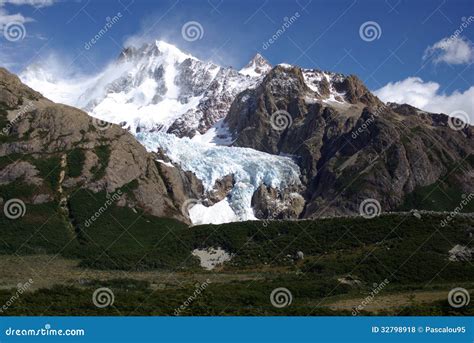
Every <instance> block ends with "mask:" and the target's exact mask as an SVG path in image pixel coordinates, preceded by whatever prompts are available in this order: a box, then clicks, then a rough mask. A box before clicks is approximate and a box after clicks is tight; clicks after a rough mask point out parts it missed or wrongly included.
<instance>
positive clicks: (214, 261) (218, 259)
mask: <svg viewBox="0 0 474 343" xmlns="http://www.w3.org/2000/svg"><path fill="white" fill-rule="evenodd" d="M192 255H193V256H196V257H197V258H199V260H200V261H201V263H200V264H201V267H202V268H204V269H207V270H212V269H214V268H215V267H216V266H218V265H221V264H223V263H224V262H227V261H230V260H231V259H232V257H233V255H232V254H229V253H228V252H226V251H225V250H224V249H222V248H220V247H218V248H217V249H215V248H207V249H194V250H193V251H192Z"/></svg>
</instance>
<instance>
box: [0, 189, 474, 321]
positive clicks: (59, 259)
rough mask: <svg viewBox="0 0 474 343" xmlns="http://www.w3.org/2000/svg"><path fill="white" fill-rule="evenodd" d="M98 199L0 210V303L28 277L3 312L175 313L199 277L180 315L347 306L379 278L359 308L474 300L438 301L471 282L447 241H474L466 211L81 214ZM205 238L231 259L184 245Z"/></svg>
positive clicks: (329, 310)
mask: <svg viewBox="0 0 474 343" xmlns="http://www.w3.org/2000/svg"><path fill="white" fill-rule="evenodd" d="M105 201H106V196H105V194H101V193H98V194H91V193H88V192H87V191H79V192H76V193H74V194H72V195H71V198H70V203H69V207H70V208H69V211H70V214H69V216H70V217H71V218H72V221H68V219H67V218H66V217H65V214H64V213H63V212H62V211H61V210H59V209H58V206H57V205H56V204H55V203H49V204H43V205H28V207H27V213H28V215H25V216H24V217H22V218H21V219H18V220H8V219H6V218H4V217H2V218H1V219H0V227H1V233H0V240H1V242H2V244H1V245H0V253H1V255H0V265H2V278H1V281H0V304H1V303H7V302H8V301H9V299H11V298H12V297H13V296H14V295H15V293H16V292H17V289H16V286H15V285H17V284H18V283H19V282H21V283H24V282H26V280H29V279H30V278H31V279H32V280H33V281H34V282H33V284H32V285H31V288H29V289H28V290H27V291H26V292H25V293H23V294H22V295H21V297H19V298H18V299H16V300H15V301H14V302H13V303H12V304H10V306H8V309H7V310H4V311H3V312H2V313H1V314H3V315H28V314H36V315H46V314H48V315H173V314H174V311H175V309H177V308H179V307H180V306H181V305H182V304H183V303H184V302H186V301H187V299H189V297H190V296H192V295H193V294H194V292H195V290H196V287H197V286H196V284H199V285H202V284H203V283H205V282H208V281H206V280H208V279H209V285H208V287H206V289H205V290H203V291H202V292H201V293H200V294H199V296H197V297H196V298H195V299H193V301H192V302H191V304H188V305H187V306H185V309H184V310H181V311H180V315H352V309H353V308H354V307H356V306H357V305H358V304H360V303H361V302H362V300H363V299H364V298H365V297H366V296H367V295H368V294H370V292H371V290H373V288H374V287H375V286H374V285H375V284H380V283H381V282H382V281H383V280H388V281H389V283H388V284H387V285H386V287H384V288H383V290H381V292H380V293H379V294H378V295H377V297H375V299H374V300H373V301H371V303H370V304H369V305H367V306H365V307H364V309H363V310H362V311H361V312H360V313H359V314H360V315H369V314H386V315H393V314H398V313H403V314H406V315H412V314H413V315H415V314H420V315H429V314H437V315H466V314H470V315H472V314H474V312H473V308H472V304H471V305H469V306H466V307H463V308H460V309H454V308H452V307H451V306H449V304H448V303H447V293H448V292H449V290H450V289H452V288H454V287H464V288H466V289H469V290H471V291H472V290H473V289H474V266H473V265H472V263H471V262H470V261H450V260H449V250H450V249H452V248H453V247H454V246H455V245H457V244H459V245H462V246H466V247H471V248H472V246H473V245H472V237H471V236H472V231H471V228H472V226H473V224H474V223H473V222H472V219H470V218H467V217H462V216H457V217H455V218H454V220H452V221H450V222H449V223H448V225H446V226H444V227H442V226H441V225H440V223H441V220H442V219H443V217H442V216H441V215H425V214H423V215H422V218H421V219H420V218H417V217H415V216H413V215H412V214H404V215H383V216H380V217H377V218H374V219H364V218H334V219H324V220H317V221H287V222H280V221H275V222H241V223H231V224H225V225H203V226H195V227H191V228H189V227H187V226H186V225H184V224H182V223H180V222H178V221H175V220H172V219H160V218H155V217H152V216H149V215H147V214H145V213H141V212H139V211H134V210H133V209H129V208H119V207H116V206H112V207H110V208H108V209H107V211H105V212H104V213H103V214H102V215H100V216H99V217H98V219H97V220H96V221H94V222H93V223H92V224H91V225H85V223H86V221H87V219H89V218H90V217H91V216H92V215H93V214H94V213H95V212H96V211H97V209H98V208H99V207H100V206H102V205H103V204H104V202H105ZM71 218H70V219H71ZM71 222H72V223H73V225H70V223H71ZM20 232H21V234H19V233H20ZM210 247H214V248H218V247H220V248H223V249H225V250H226V251H227V252H229V253H231V254H233V258H232V260H231V261H229V262H227V263H225V264H224V265H223V266H221V267H219V268H216V269H215V270H213V271H206V270H203V269H202V268H201V267H200V266H199V260H198V259H197V258H196V257H195V256H193V255H192V254H191V252H192V251H193V249H197V248H199V249H205V248H210ZM297 252H303V254H304V259H297V258H296V257H295V256H296V254H297ZM100 287H108V288H110V289H111V290H112V292H113V294H114V303H113V305H111V306H109V307H106V308H98V307H96V306H94V304H93V303H92V294H93V292H94V291H95V290H96V289H97V288H100ZM281 287H284V288H287V289H288V290H289V291H290V292H291V296H292V302H291V304H290V305H289V306H286V307H284V308H276V307H274V306H273V305H272V304H271V302H270V294H271V292H272V291H273V290H274V289H276V288H281Z"/></svg>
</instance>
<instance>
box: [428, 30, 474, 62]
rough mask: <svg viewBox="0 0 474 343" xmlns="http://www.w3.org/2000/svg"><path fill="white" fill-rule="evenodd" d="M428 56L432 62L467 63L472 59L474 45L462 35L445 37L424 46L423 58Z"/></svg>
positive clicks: (473, 59) (473, 56) (473, 58)
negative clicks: (426, 46)
mask: <svg viewBox="0 0 474 343" xmlns="http://www.w3.org/2000/svg"><path fill="white" fill-rule="evenodd" d="M430 58H432V61H433V62H434V63H440V62H445V63H448V64H468V63H471V62H473V61H474V45H473V44H472V42H471V41H470V40H468V39H466V38H463V37H454V36H453V37H450V38H447V37H446V38H443V39H441V40H440V41H439V42H436V43H435V44H433V45H432V46H429V47H428V48H426V50H425V53H424V55H423V60H427V59H430Z"/></svg>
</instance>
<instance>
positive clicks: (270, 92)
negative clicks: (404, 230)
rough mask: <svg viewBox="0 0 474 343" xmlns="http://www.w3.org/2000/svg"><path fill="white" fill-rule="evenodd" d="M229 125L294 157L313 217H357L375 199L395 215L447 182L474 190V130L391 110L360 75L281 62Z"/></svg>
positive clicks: (241, 99) (242, 136)
mask: <svg viewBox="0 0 474 343" xmlns="http://www.w3.org/2000/svg"><path fill="white" fill-rule="evenodd" d="M226 123H227V124H228V125H229V127H230V130H231V131H232V132H233V133H234V139H235V142H234V145H236V146H242V147H250V148H254V149H258V150H261V151H265V152H269V153H272V154H286V155H291V156H294V158H295V159H296V160H297V161H298V164H299V166H300V168H301V172H302V175H303V176H302V177H303V182H304V184H305V186H306V190H305V191H304V192H303V195H304V197H305V199H306V207H305V209H304V211H303V214H302V216H303V217H306V218H307V217H314V216H320V215H322V216H324V215H334V214H354V213H357V212H358V209H359V205H360V203H361V202H362V201H363V200H364V199H367V198H373V199H376V200H377V201H379V202H380V204H381V208H382V210H383V211H391V210H395V209H397V208H399V206H401V205H402V203H403V202H404V200H405V199H406V197H407V196H408V195H409V194H411V193H412V192H414V191H415V190H416V189H417V188H419V187H423V186H428V185H432V184H434V183H435V182H437V181H439V180H445V179H447V178H449V182H450V183H451V184H453V185H455V187H457V189H460V190H462V191H463V192H472V190H473V189H474V178H473V174H472V170H473V162H474V161H473V153H474V140H473V139H472V138H473V128H472V127H469V126H468V127H466V128H464V129H462V130H454V129H452V128H451V127H450V125H448V124H449V123H448V117H447V116H445V115H442V114H431V113H426V112H423V111H420V110H418V109H416V108H413V107H411V106H408V105H396V104H391V105H389V106H387V105H385V104H383V103H382V102H381V101H379V100H378V98H376V97H375V96H374V95H372V94H371V93H370V91H368V90H367V88H366V87H365V86H364V85H363V84H362V82H361V81H360V80H359V79H357V77H355V76H348V77H345V76H343V75H340V74H328V73H325V72H320V71H314V70H302V69H300V68H297V67H292V66H287V65H284V66H277V67H276V68H274V69H273V70H272V71H271V72H269V73H268V74H267V75H266V77H265V79H264V80H263V82H262V83H261V84H260V85H259V86H258V87H257V88H255V89H252V90H247V91H244V92H242V93H241V94H239V96H238V97H237V98H236V100H235V101H234V103H233V104H232V106H231V109H230V111H229V114H228V116H227V118H226ZM260 193H262V190H260ZM260 195H261V194H260ZM274 198H275V197H274Z"/></svg>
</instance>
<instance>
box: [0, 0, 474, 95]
mask: <svg viewBox="0 0 474 343" xmlns="http://www.w3.org/2000/svg"><path fill="white" fill-rule="evenodd" d="M2 2H3V5H0V29H1V28H2V25H3V29H4V28H5V23H6V22H7V21H8V20H6V19H5V18H7V19H8V18H12V17H11V16H13V15H20V16H21V17H23V19H20V20H23V24H24V27H25V30H26V35H25V37H24V39H22V40H19V41H14V42H10V41H8V40H6V39H4V37H1V36H0V37H1V38H0V47H1V53H0V64H4V65H6V66H7V67H9V68H10V69H12V70H13V71H15V72H20V71H21V70H22V69H23V68H24V67H26V66H27V65H28V64H30V63H32V62H33V61H37V62H38V61H39V62H41V61H42V60H45V59H46V58H47V56H48V55H49V54H52V53H54V54H56V56H60V59H62V60H64V61H68V62H70V63H71V70H78V71H81V72H82V73H86V74H88V73H89V74H92V73H96V72H98V71H99V70H100V69H101V68H103V67H104V66H105V65H106V64H107V63H109V62H110V61H111V60H113V59H114V58H115V57H116V56H117V55H118V54H119V52H120V50H121V49H122V47H123V45H124V44H126V43H127V42H131V41H136V40H137V39H142V40H151V39H162V40H166V41H168V42H170V43H172V44H174V45H176V46H178V47H179V48H180V49H182V50H185V51H189V52H190V53H192V54H193V55H195V56H196V57H198V58H201V59H211V60H213V61H215V62H216V63H219V64H222V65H232V66H234V67H235V68H237V69H239V68H241V67H242V66H243V65H244V64H246V63H247V61H248V60H249V59H250V58H251V57H252V56H253V55H254V54H255V53H257V52H260V53H261V54H262V55H264V56H265V57H266V58H267V59H268V60H269V61H270V62H271V63H272V64H277V63H282V62H286V63H290V64H297V65H301V66H303V67H308V68H319V69H323V70H331V71H338V72H342V73H344V74H356V75H358V76H359V77H360V78H361V79H362V80H364V82H365V83H366V84H367V86H368V87H369V88H370V89H373V90H374V89H379V88H381V87H383V86H385V85H387V84H389V83H390V82H392V83H393V82H397V81H402V80H406V79H407V78H416V77H419V78H421V79H422V80H423V83H422V85H423V86H426V85H429V84H428V82H431V84H436V85H437V88H436V90H435V91H434V93H435V94H434V95H433V94H432V95H431V96H435V95H436V96H440V95H451V94H452V93H453V92H455V91H459V92H461V93H462V92H465V91H466V90H469V89H470V88H471V87H472V86H473V83H474V82H473V81H474V76H473V75H474V73H473V72H472V69H473V67H472V62H473V57H474V53H473V49H472V40H473V36H474V23H472V24H471V23H470V21H469V18H470V17H471V16H472V15H474V13H473V12H474V5H473V2H472V0H452V1H448V0H446V1H445V0H433V1H428V0H419V1H413V0H412V1H400V0H386V1H384V0H379V1H375V0H367V1H363V0H347V1H346V0H333V1H329V0H324V1H320V0H312V1H311V0H298V1H295V0H266V1H265V0H262V1H260V0H235V1H234V0H202V1H198V0H187V1H186V0H171V1H153V0H120V1H118V0H102V1H98V0H96V1H94V0H92V1H86V0H82V1H81V0H78V1H55V0H0V4H2ZM5 2H6V3H5ZM18 3H20V5H19V4H18ZM21 3H23V5H22V4H21ZM25 3H26V4H25ZM28 3H29V4H31V3H33V5H34V6H31V5H28ZM119 12H120V13H121V18H119V20H118V21H117V23H115V24H114V25H113V27H111V28H110V30H108V32H107V33H106V34H105V35H104V36H103V37H101V38H100V40H99V41H98V42H97V43H96V44H95V45H93V46H92V47H91V48H90V49H89V50H86V49H84V44H85V43H86V42H88V41H90V40H91V38H93V37H94V36H95V35H96V34H97V33H98V31H99V30H100V29H101V28H103V27H104V25H105V23H106V20H107V19H106V18H113V17H114V16H116V15H117V13H119ZM296 13H298V16H297V17H295V16H296ZM2 16H3V19H2ZM8 16H10V17H8ZM292 17H293V19H295V18H296V19H295V20H292V21H293V22H292V23H291V24H290V25H289V26H288V27H287V28H285V32H284V33H283V34H281V35H278V37H277V39H276V40H275V42H273V43H272V44H270V45H269V46H268V48H267V49H264V48H263V44H264V43H265V42H268V40H269V39H270V38H271V37H272V36H273V35H275V34H277V30H278V29H281V28H282V25H283V24H284V23H285V19H288V20H289V19H291V18H292ZM18 18H19V17H17V19H18ZM471 19H472V17H471ZM190 21H195V22H198V23H199V25H200V26H201V27H202V38H201V39H198V40H196V41H187V40H185V39H184V38H183V36H182V32H181V30H182V27H183V25H184V24H185V23H187V22H190ZM366 22H375V24H377V25H378V27H376V30H377V32H376V33H377V34H376V36H377V39H375V40H371V41H367V40H364V39H362V38H361V34H360V28H361V25H363V24H364V23H366ZM463 22H464V23H468V22H469V23H468V24H466V27H463V28H462V33H461V34H459V35H457V36H456V39H455V40H451V41H448V43H449V44H451V43H456V44H451V45H453V46H450V47H449V49H447V48H443V47H442V45H438V47H436V46H435V44H436V43H437V42H440V41H441V40H442V39H443V38H448V37H450V36H451V35H453V34H454V32H455V31H456V30H458V29H459V28H460V27H461V25H462V24H463ZM440 46H441V48H440ZM430 47H431V49H430ZM453 49H454V50H453ZM466 49H467V51H466ZM448 55H449V56H448ZM424 56H425V58H423V57H424ZM405 86H406V85H403V84H402V85H399V88H406V87H405ZM408 86H412V84H408ZM428 89H429V87H428ZM423 90H424V89H423ZM431 92H432V93H433V89H431ZM438 100H439V99H438Z"/></svg>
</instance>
